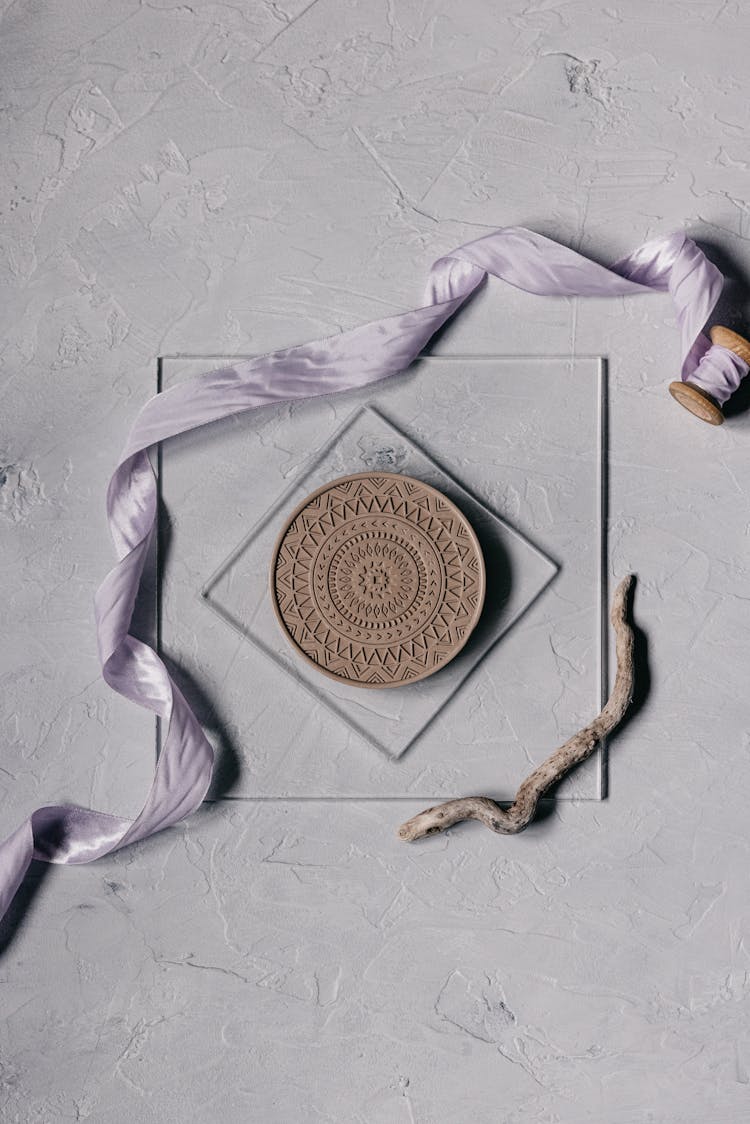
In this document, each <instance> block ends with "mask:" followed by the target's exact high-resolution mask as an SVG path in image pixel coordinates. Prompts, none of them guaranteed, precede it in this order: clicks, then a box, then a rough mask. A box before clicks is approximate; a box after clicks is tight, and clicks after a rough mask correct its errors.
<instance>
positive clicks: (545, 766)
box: [398, 574, 633, 843]
mask: <svg viewBox="0 0 750 1124" xmlns="http://www.w3.org/2000/svg"><path fill="white" fill-rule="evenodd" d="M632 583H633V575H632V574H629V575H628V576H627V577H626V578H623V580H622V581H621V582H620V584H619V585H618V587H617V589H616V590H615V593H614V597H613V598H612V609H611V612H610V621H611V622H612V628H613V629H614V632H615V650H616V652H617V673H616V675H615V685H614V687H613V688H612V694H611V695H610V696H609V699H608V700H607V703H606V705H605V707H604V709H603V710H602V712H601V714H599V715H597V717H596V718H595V719H594V720H593V722H590V723H589V725H588V726H584V728H583V729H582V730H579V732H578V733H577V734H574V735H573V737H572V738H569V739H568V741H566V742H565V744H564V745H561V746H560V748H559V749H556V750H555V752H554V753H552V754H550V756H549V757H548V758H547V760H546V761H543V762H542V764H541V765H540V766H539V767H538V768H536V769H535V770H534V772H533V773H531V775H530V776H528V777H527V778H526V780H525V781H524V782H523V783H522V785H521V787H520V788H519V790H518V792H517V793H516V798H515V800H514V801H513V803H512V804H511V806H510V808H508V809H507V810H506V809H504V808H501V807H500V805H499V804H496V803H495V801H494V800H490V798H489V797H488V796H465V797H463V798H460V799H457V800H448V801H446V803H445V804H437V805H436V806H435V807H434V808H427V809H426V810H425V811H424V812H420V813H419V815H417V816H413V817H412V819H410V820H407V821H406V823H404V824H402V825H401V827H400V828H399V829H398V834H399V836H400V837H401V839H403V840H405V841H406V842H407V843H413V842H414V840H415V839H423V838H424V836H425V835H434V834H435V832H437V831H445V830H446V828H449V827H453V825H454V824H456V823H460V822H461V821H462V820H481V822H482V823H483V824H484V825H485V826H486V827H488V828H490V830H491V831H496V832H497V833H498V834H499V835H516V834H517V833H518V832H519V831H523V829H524V828H525V827H528V825H529V824H530V823H531V820H532V819H533V817H534V813H535V811H536V806H537V803H538V802H539V798H540V797H541V796H542V795H543V794H544V793H545V792H546V791H547V789H548V788H550V786H551V785H553V784H555V783H556V782H557V781H559V780H561V779H562V777H564V776H565V774H566V773H568V772H569V771H570V770H571V769H572V768H573V766H574V765H578V764H579V763H580V762H581V761H585V760H586V758H587V757H588V756H589V755H590V754H591V753H593V751H594V749H595V748H596V746H597V744H598V743H599V742H600V741H601V740H602V738H604V737H606V736H607V734H609V733H610V732H611V731H612V730H614V728H615V727H616V726H617V725H618V724H619V723H620V721H621V719H622V717H623V716H624V714H625V711H626V710H627V708H628V706H629V705H630V702H631V699H632V697H633V630H632V628H631V627H630V624H629V623H628V619H627V606H628V593H629V592H630V587H631V585H632Z"/></svg>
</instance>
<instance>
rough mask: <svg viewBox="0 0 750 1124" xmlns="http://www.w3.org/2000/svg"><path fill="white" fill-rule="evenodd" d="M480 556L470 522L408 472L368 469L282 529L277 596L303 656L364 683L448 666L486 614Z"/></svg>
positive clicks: (405, 678)
mask: <svg viewBox="0 0 750 1124" xmlns="http://www.w3.org/2000/svg"><path fill="white" fill-rule="evenodd" d="M485 585H486V577H485V569H484V560H483V558H482V551H481V547H480V545H479V542H478V540H477V537H476V535H475V534H474V532H473V530H472V528H471V526H470V525H469V522H468V520H467V519H466V518H465V516H464V515H463V514H462V513H461V512H460V511H459V510H458V508H457V507H456V506H455V505H454V504H453V503H451V501H450V500H448V499H447V498H446V497H445V496H444V495H442V493H441V492H438V491H437V489H435V488H432V487H430V486H429V484H423V483H422V481H420V480H414V479H413V478H412V477H410V476H401V475H399V474H397V473H391V472H379V473H370V472H359V473H355V474H354V475H353V476H342V477H340V478H339V479H338V480H333V481H331V483H330V484H325V485H324V486H323V487H322V488H318V490H317V491H315V492H313V493H312V495H310V496H308V497H307V499H305V500H304V501H303V502H302V503H301V504H300V505H299V506H298V507H297V508H296V510H295V511H294V512H292V514H291V515H290V517H289V519H288V520H287V523H286V525H285V527H284V529H283V531H282V532H281V534H280V535H279V538H278V540H277V542H276V546H275V548H274V551H273V558H272V561H271V600H272V603H273V608H274V612H275V613H276V617H277V619H278V621H279V624H280V625H281V628H282V630H283V632H284V634H285V635H286V637H287V638H288V640H289V641H290V642H291V644H292V645H293V646H294V648H295V649H296V651H297V653H298V654H299V655H301V656H302V657H303V658H304V659H306V660H307V661H308V662H309V663H312V664H314V665H315V667H317V669H318V670H319V671H321V672H323V673H324V674H325V675H329V676H331V677H332V678H334V679H337V680H338V681H339V682H340V683H346V684H349V685H351V686H357V687H381V688H382V687H397V686H399V685H401V684H403V683H413V682H415V681H416V680H418V679H425V678H426V677H427V676H428V675H432V674H433V673H434V672H436V671H439V670H440V668H441V667H444V666H445V664H447V663H448V662H449V661H450V660H452V659H453V657H454V656H455V655H456V654H457V653H458V652H459V651H460V650H461V649H462V648H463V646H464V644H465V643H466V641H467V640H468V639H469V636H470V634H471V632H472V629H473V628H474V627H475V625H476V624H477V621H478V620H479V617H480V615H481V612H482V606H483V604H484V594H485Z"/></svg>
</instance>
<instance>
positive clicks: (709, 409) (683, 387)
mask: <svg viewBox="0 0 750 1124" xmlns="http://www.w3.org/2000/svg"><path fill="white" fill-rule="evenodd" d="M669 393H670V394H671V395H672V397H673V398H674V399H675V401H677V402H679V403H680V405H681V406H684V407H685V409H686V410H689V411H690V413H691V414H695V416H696V418H700V419H701V421H704V422H708V423H709V425H721V423H722V422H723V421H724V415H723V414H722V412H721V408H720V406H719V404H718V402H716V401H715V400H714V399H713V398H712V397H711V395H710V394H707V393H706V391H705V390H701V389H700V387H698V386H693V384H692V383H689V382H671V383H670V384H669Z"/></svg>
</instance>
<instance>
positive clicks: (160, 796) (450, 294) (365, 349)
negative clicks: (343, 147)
mask: <svg viewBox="0 0 750 1124" xmlns="http://www.w3.org/2000/svg"><path fill="white" fill-rule="evenodd" d="M488 274H489V275H492V276H493V277H497V278H499V279H500V280H501V281H506V282H507V283H508V284H510V285H514V286H516V287H517V288H519V289H523V290H524V291H526V292H527V293H535V294H538V295H540V296H563V297H615V296H633V295H636V294H639V293H648V292H669V293H670V294H671V296H672V299H673V301H674V305H675V308H676V311H677V319H678V322H679V327H680V333H681V338H682V377H683V379H687V378H688V377H689V378H690V381H691V382H693V383H695V384H696V385H698V386H702V387H703V388H704V389H705V390H707V391H708V392H709V393H711V394H712V395H714V397H716V398H717V399H718V400H719V401H722V402H723V401H725V400H726V398H728V397H729V394H731V393H732V391H733V390H734V389H736V387H737V386H738V385H739V382H740V379H741V378H742V377H743V376H744V375H745V374H747V369H748V368H747V364H744V363H743V362H742V360H741V359H738V357H737V356H736V355H734V354H733V353H732V352H730V351H727V350H726V349H724V348H720V347H716V346H712V345H711V344H710V342H709V340H708V339H707V338H706V336H704V335H703V334H702V331H701V330H702V328H703V326H704V324H705V322H706V320H707V319H708V316H709V314H710V313H711V310H712V309H713V307H714V305H715V304H716V301H717V299H718V297H719V294H720V292H721V289H722V284H723V278H722V275H721V274H720V272H719V270H718V269H717V268H716V267H715V266H714V265H712V264H711V263H710V262H709V261H708V260H707V259H706V257H705V256H704V255H703V253H702V252H701V250H699V248H698V247H697V246H696V244H695V243H694V242H693V241H692V240H691V239H690V238H688V237H687V236H686V235H685V234H683V233H675V234H672V235H670V236H669V237H665V238H660V239H656V240H654V241H651V242H647V243H646V244H644V245H642V246H640V247H639V248H638V249H637V250H635V251H634V252H633V253H632V254H630V255H629V256H628V257H626V258H624V259H623V260H621V261H619V262H617V263H616V264H615V265H613V266H612V267H611V268H605V267H604V266H602V265H598V264H597V263H596V262H593V261H591V260H590V259H588V258H585V257H583V256H582V255H581V254H578V253H576V252H575V251H573V250H570V249H568V248H567V247H565V246H562V245H560V244H558V243H557V242H553V241H551V240H550V239H548V238H544V237H542V236H541V235H539V234H534V233H533V232H532V231H529V230H525V229H523V228H522V227H507V228H505V229H501V230H498V231H496V232H495V233H493V234H489V235H487V236H486V237H484V238H479V239H478V240H477V241H475V242H470V243H468V244H467V245H465V246H461V247H460V248H459V249H457V250H455V251H453V252H452V253H450V254H447V255H446V256H445V257H442V258H440V259H439V260H438V261H436V262H435V263H434V265H433V266H432V269H431V271H430V275H429V279H428V284H427V291H426V296H425V300H424V303H423V304H422V305H421V306H420V307H419V308H415V309H412V310H411V311H408V312H402V313H400V314H398V315H396V316H389V317H386V318H385V319H382V320H376V321H373V322H371V323H368V324H364V325H362V326H360V327H357V328H354V329H353V330H352V331H349V332H344V333H342V334H341V335H337V336H332V337H329V338H328V339H324V340H316V341H315V342H313V343H305V344H302V345H300V346H298V347H292V348H288V349H285V350H282V351H275V352H273V353H271V354H270V355H263V356H260V357H259V358H255V359H249V360H243V361H241V362H238V363H235V364H232V365H230V366H227V367H222V368H220V369H219V370H215V371H210V372H208V373H207V374H203V375H199V376H198V377H197V378H192V379H189V380H187V381H186V382H183V383H180V384H179V385H177V386H174V387H172V388H170V389H169V390H167V391H165V392H164V393H163V394H159V395H157V396H156V397H154V398H152V399H151V400H150V401H148V402H147V403H146V404H145V406H144V407H143V408H142V410H141V411H140V413H139V414H138V416H137V418H136V420H135V423H134V425H133V428H132V430H131V432H130V436H129V438H128V440H127V443H126V446H125V449H124V451H123V453H122V456H121V457H120V460H119V462H118V464H117V467H116V469H115V471H114V474H113V476H112V479H111V480H110V483H109V489H108V492H107V514H108V518H109V524H110V528H111V532H112V537H113V539H114V544H115V551H116V555H117V564H116V565H115V567H114V569H113V570H112V571H111V572H110V573H109V574H108V575H107V577H106V578H105V580H104V582H103V583H102V585H101V587H100V589H99V590H98V592H97V594H96V601H95V608H96V629H97V636H98V645H99V657H100V660H101V665H102V673H103V676H104V678H105V680H106V681H107V683H108V684H109V685H110V686H111V687H112V688H114V690H115V691H118V692H119V693H120V694H121V695H124V696H125V697H126V698H128V699H130V700H131V701H132V702H134V703H138V704H139V705H140V706H143V707H146V708H147V709H149V710H151V711H153V712H154V713H155V714H156V715H158V717H159V718H160V719H161V720H162V723H163V728H164V729H166V731H167V733H166V738H165V740H164V744H163V748H162V752H161V754H160V755H159V759H158V762H157V764H156V770H155V774H154V779H153V782H152V785H151V789H150V791H149V793H148V796H147V798H146V801H145V804H144V805H143V808H142V810H141V812H140V814H139V815H138V816H137V817H136V818H135V819H134V820H129V819H124V818H122V817H118V816H113V815H109V814H107V813H104V812H97V811H94V810H92V809H88V808H80V807H76V806H70V805H58V806H54V805H53V806H48V807H42V808H39V809H37V810H36V811H34V812H32V814H31V815H30V816H29V817H28V819H26V820H25V821H24V822H23V823H22V824H21V826H20V827H18V828H17V830H16V831H15V832H14V833H13V834H12V835H10V836H9V837H8V838H7V839H6V840H5V841H4V842H3V843H2V844H0V915H2V913H4V912H5V910H6V909H7V907H8V905H9V903H10V902H11V900H12V898H13V896H14V894H15V893H16V890H17V889H18V887H19V885H20V883H21V881H22V879H23V877H24V874H25V872H26V870H27V869H28V866H29V864H30V862H31V860H32V858H36V859H42V860H45V861H46V862H53V863H86V862H91V861H93V860H94V859H98V858H101V857H102V856H103V855H106V854H109V853H110V852H112V851H116V850H118V849H119V848H121V847H125V846H126V845H127V844H128V843H134V842H136V841H137V840H140V839H145V838H147V837H148V836H150V835H152V834H154V832H157V831H160V830H161V829H162V828H166V827H169V826H170V825H171V824H174V823H177V822H178V821H179V820H181V819H183V817H185V816H187V815H188V814H189V813H190V812H192V811H194V810H195V809H196V808H197V807H198V805H199V804H200V803H201V801H202V800H203V799H204V797H205V795H206V792H207V790H208V786H209V783H210V780H211V772H212V767H213V758H214V754H213V749H212V747H211V744H210V742H209V741H208V739H207V738H206V736H205V734H204V733H203V730H202V729H201V727H200V725H199V723H198V721H197V719H196V717H195V715H194V714H193V711H192V710H191V708H190V705H189V703H188V702H187V700H186V699H185V697H184V696H183V695H182V693H181V692H180V690H179V688H178V687H177V685H176V684H175V682H174V681H173V680H172V679H171V677H170V675H169V672H168V671H167V669H166V667H165V665H164V663H163V662H162V660H161V659H160V658H159V656H158V655H157V653H156V652H155V651H154V650H153V649H152V648H150V647H148V645H146V644H144V643H143V642H142V641H140V640H138V639H136V638H135V637H134V636H131V635H130V633H129V628H130V623H131V617H132V615H133V607H134V604H135V600H136V595H137V592H138V588H139V585H140V581H141V577H142V574H143V569H144V564H145V561H146V557H147V555H148V550H149V545H150V543H151V540H152V537H153V535H154V530H155V526H156V517H157V483H156V477H155V475H154V471H153V469H152V466H151V462H150V460H149V456H148V450H149V449H150V448H151V447H152V446H154V445H157V444H158V443H159V442H161V441H166V440H168V438H170V437H174V436H175V435H176V434H178V433H185V432H186V431H187V430H190V429H195V428H196V427H197V426H201V425H206V424H207V423H208V422H212V421H216V420H217V419H219V418H225V417H227V416H229V415H231V414H239V413H241V412H243V411H245V410H253V409H257V408H258V407H260V406H267V405H270V404H272V403H274V402H284V401H289V400H290V399H296V398H309V397H313V396H315V395H321V394H333V393H336V392H338V391H343V390H351V389H354V388H361V387H365V386H367V385H368V384H370V383H374V382H377V381H378V380H380V379H384V378H387V377H388V376H390V375H394V374H396V373H397V372H399V371H402V370H404V368H406V367H408V366H409V364H410V363H411V362H412V361H413V360H414V359H415V358H416V357H417V356H418V355H419V353H420V352H421V351H422V349H423V348H424V346H425V344H426V343H427V342H428V340H429V339H430V338H431V336H433V335H434V333H435V332H436V331H437V330H438V329H439V328H440V327H441V326H442V325H443V324H444V323H445V322H446V321H447V320H448V319H449V318H450V317H451V316H453V314H454V313H455V312H456V311H457V310H458V309H459V308H460V307H461V306H462V305H463V304H464V303H465V302H466V301H467V300H468V298H469V297H470V296H471V295H472V294H473V293H474V292H475V291H476V289H477V288H478V287H479V285H480V284H481V283H482V282H483V281H484V280H485V279H486V277H487V275H488Z"/></svg>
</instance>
